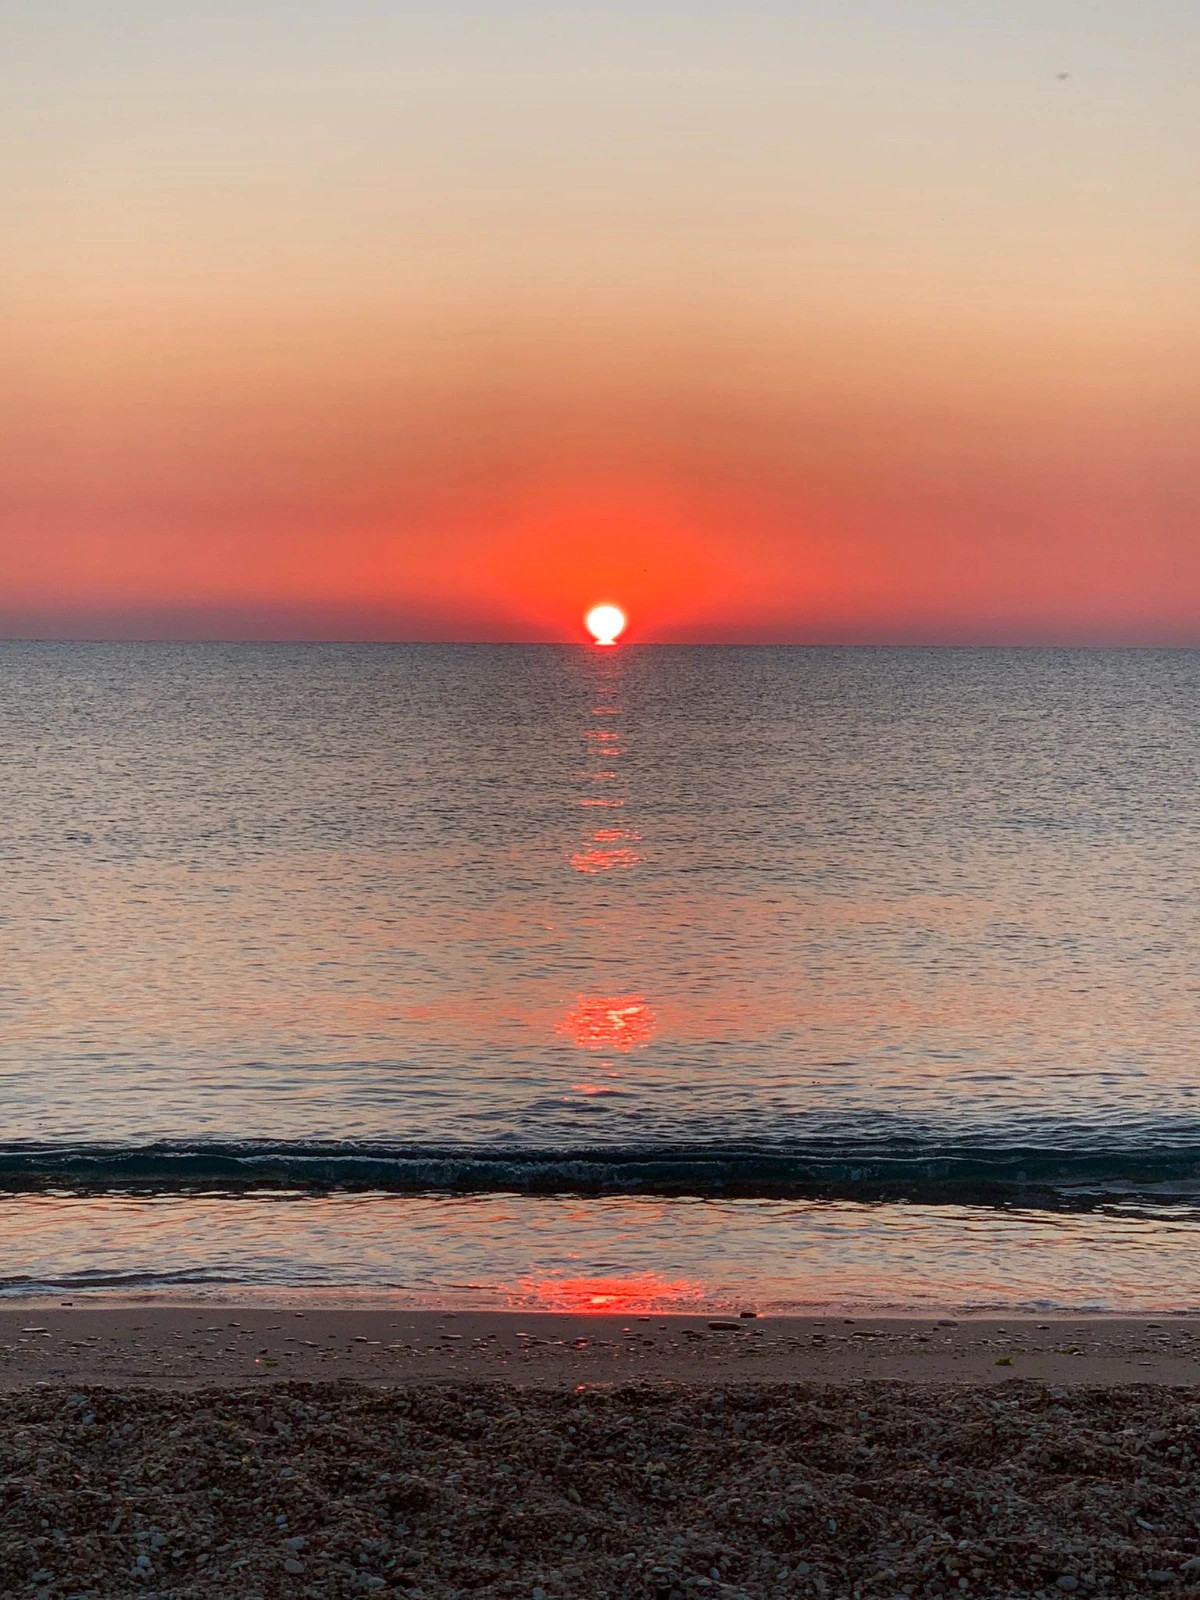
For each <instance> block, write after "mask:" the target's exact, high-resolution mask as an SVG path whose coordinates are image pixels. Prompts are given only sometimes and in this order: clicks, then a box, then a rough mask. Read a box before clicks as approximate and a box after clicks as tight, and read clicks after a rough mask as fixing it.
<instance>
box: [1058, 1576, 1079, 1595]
mask: <svg viewBox="0 0 1200 1600" xmlns="http://www.w3.org/2000/svg"><path fill="white" fill-rule="evenodd" d="M1054 1581H1055V1583H1056V1584H1057V1585H1058V1587H1059V1588H1060V1589H1061V1590H1062V1592H1063V1593H1064V1594H1074V1593H1075V1591H1076V1589H1078V1587H1079V1579H1078V1578H1075V1577H1072V1575H1071V1574H1070V1573H1069V1572H1064V1573H1063V1575H1062V1577H1061V1578H1055V1580H1054Z"/></svg>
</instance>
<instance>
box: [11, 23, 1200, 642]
mask: <svg viewBox="0 0 1200 1600" xmlns="http://www.w3.org/2000/svg"><path fill="white" fill-rule="evenodd" d="M1198 68H1200V11H1198V10H1197V8H1196V7H1195V6H1194V4H1192V3H1191V0H1187V3H1183V0H1179V3H1175V0H1137V3H1133V0H1129V3H1121V4H1117V3H1113V0H1036V3H1033V0H890V3H885V0H788V3H786V4H785V3H782V0H738V3H737V4H724V3H721V4H714V3H710V0H689V3H687V4H686V5H685V4H683V3H681V0H680V3H666V0H637V3H636V4H635V3H632V0H631V3H625V0H620V3H615V4H612V3H610V4H603V5H601V4H598V3H595V0H587V3H579V4H545V3H541V4H538V3H530V0H510V3H507V4H499V3H497V0H440V3H439V4H438V5H437V6H436V7H434V6H430V5H427V4H423V5H413V4H408V3H401V0H390V3H384V0H336V3H334V0H289V3H286V4H284V3H277V4H273V3H268V0H206V3H205V4H204V5H203V6H199V5H195V4H193V3H190V0H189V3H187V4H183V3H181V0H153V3H150V0H106V3H103V4H101V3H96V0H90V3H88V0H0V194H2V195H3V197H4V198H3V240H4V243H3V249H2V250H0V340H2V346H3V351H4V358H3V361H2V362H0V424H2V426H0V635H8V636H15V637H30V636H33V637H45V636H51V637H60V636H62V637H149V638H158V637H189V638H197V637H198V638H210V637H216V638H380V639H480V640H507V639H512V640H521V639H545V640H570V639H575V638H578V637H581V636H582V623H581V617H582V614H583V612H584V611H585V610H586V608H587V607H588V606H589V605H591V604H592V603H594V602H595V601H599V600H610V601H615V602H616V603H618V604H620V605H622V606H623V607H624V608H625V609H626V610H627V611H628V613H629V618H630V629H629V635H628V637H629V638H631V639H634V640H644V641H651V642H653V641H690V640H695V641H709V640H712V641H718V640H720V641H748V642H756V641H764V642H765V641H776V640H779V641H797V642H817V643H819V642H827V641H845V642H890V641H914V642H930V643H938V642H945V643H974V642H995V643H1033V642H1046V643H1058V642H1061V643H1108V642H1111V643H1157V642H1162V643H1196V644H1200V448H1198V441H1200V429H1198V423H1200V385H1198V383H1197V373H1198V372H1200V296H1198V295H1197V293H1196V284H1197V282H1198V281H1200V96H1198V95H1197V94H1196V87H1195V86H1196V82H1197V73H1198Z"/></svg>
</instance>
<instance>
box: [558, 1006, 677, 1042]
mask: <svg viewBox="0 0 1200 1600" xmlns="http://www.w3.org/2000/svg"><path fill="white" fill-rule="evenodd" d="M656 1027H657V1020H656V1018H655V1015H654V1012H653V1011H652V1010H651V1009H650V1007H649V1006H648V1005H647V1004H646V1002H645V1000H644V999H643V998H642V996H641V995H640V994H625V995H612V996H601V995H584V994H581V995H580V996H579V997H578V999H577V1000H576V1003H575V1005H574V1006H573V1007H572V1008H571V1010H570V1011H568V1013H567V1015H566V1016H565V1017H564V1018H563V1019H562V1021H561V1022H559V1023H558V1025H557V1028H556V1030H555V1031H556V1032H558V1033H560V1034H563V1035H565V1036H566V1037H567V1038H568V1039H570V1040H571V1042H572V1044H575V1045H577V1046H578V1047H579V1048H580V1049H581V1050H618V1051H621V1052H622V1053H625V1052H627V1051H629V1050H636V1049H639V1048H640V1047H641V1046H643V1045H647V1044H649V1043H650V1040H651V1039H652V1038H653V1037H654V1032H655V1028H656Z"/></svg>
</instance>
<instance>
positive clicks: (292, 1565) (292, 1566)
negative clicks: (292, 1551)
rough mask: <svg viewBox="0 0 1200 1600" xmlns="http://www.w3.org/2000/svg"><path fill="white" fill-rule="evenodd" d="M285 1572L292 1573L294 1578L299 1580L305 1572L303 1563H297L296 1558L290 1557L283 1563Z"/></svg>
mask: <svg viewBox="0 0 1200 1600" xmlns="http://www.w3.org/2000/svg"><path fill="white" fill-rule="evenodd" d="M283 1570H284V1571H285V1572H290V1573H291V1575H292V1577H293V1578H298V1577H299V1576H300V1574H301V1573H302V1572H303V1571H304V1563H303V1561H297V1560H296V1558H295V1556H289V1557H288V1558H287V1560H286V1561H285V1562H284V1563H283Z"/></svg>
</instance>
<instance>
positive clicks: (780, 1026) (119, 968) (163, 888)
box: [0, 642, 1200, 1312]
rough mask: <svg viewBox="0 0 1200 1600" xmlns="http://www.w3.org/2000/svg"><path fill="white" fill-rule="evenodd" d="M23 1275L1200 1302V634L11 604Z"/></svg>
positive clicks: (243, 1288) (478, 1297)
mask: <svg viewBox="0 0 1200 1600" xmlns="http://www.w3.org/2000/svg"><path fill="white" fill-rule="evenodd" d="M0 1296H7V1297H9V1298H10V1299H36V1298H38V1297H51V1298H54V1299H60V1298H67V1299H72V1300H74V1301H75V1303H79V1302H80V1301H81V1300H83V1299H85V1298H87V1297H107V1298H114V1297H115V1298H118V1299H123V1300H130V1299H133V1300H141V1299H169V1298H172V1297H180V1296H183V1297H186V1298H188V1299H197V1298H201V1299H203V1298H213V1299H222V1298H224V1299H227V1300H238V1299H241V1300H242V1301H247V1300H256V1301H258V1302H260V1303H264V1302H267V1301H274V1300H279V1301H281V1302H282V1301H286V1300H287V1299H288V1298H289V1297H295V1298H297V1299H312V1298H314V1297H321V1296H331V1297H334V1298H336V1299H338V1300H340V1301H343V1302H350V1301H353V1302H356V1303H357V1302H361V1303H375V1302H384V1303H391V1302H402V1303H407V1304H429V1305H447V1306H448V1305H459V1306H469V1305H473V1306H481V1307H488V1306H519V1307H530V1308H535V1307H554V1308H569V1309H591V1308H594V1309H604V1308H614V1307H616V1308H621V1309H626V1308H632V1307H634V1306H637V1307H644V1308H645V1309H648V1310H649V1309H653V1310H659V1311H666V1310H671V1309H680V1310H694V1309H698V1308H712V1309H722V1308H732V1307H734V1306H737V1307H741V1308H745V1307H753V1308H756V1309H759V1310H760V1311H764V1312H766V1311H795V1312H803V1311H810V1310H817V1309H818V1308H821V1309H824V1308H831V1307H860V1308H871V1309H874V1310H878V1311H882V1310H885V1309H888V1310H895V1311H932V1310H934V1309H938V1310H943V1309H944V1310H954V1311H970V1310H982V1309H995V1310H1004V1311H1008V1310H1012V1311H1017V1310H1029V1311H1035V1310H1036V1311H1050V1310H1054V1309H1064V1310H1067V1309H1069V1310H1071V1311H1082V1310H1095V1311H1149V1310H1154V1311H1182V1310H1185V1309H1196V1308H1198V1307H1200V653H1197V652H1191V651H1186V650H1162V651H1157V650H1119V649H1114V650H1095V651H1091V650H1041V649H1014V650H1004V649H900V648H897V649H803V648H775V647H747V648H720V647H712V646H709V647H696V648H692V647H670V646H661V647H654V646H636V645H630V646H616V647H613V648H608V649H606V648H602V647H598V646H583V645H580V646H551V645H545V646H517V645H513V646H498V645H497V646H492V645H432V644H422V645H383V644H378V645H348V644H347V645H338V644H140V643H120V644H116V643H113V644H100V643H36V642H7V643H2V644H0Z"/></svg>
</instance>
